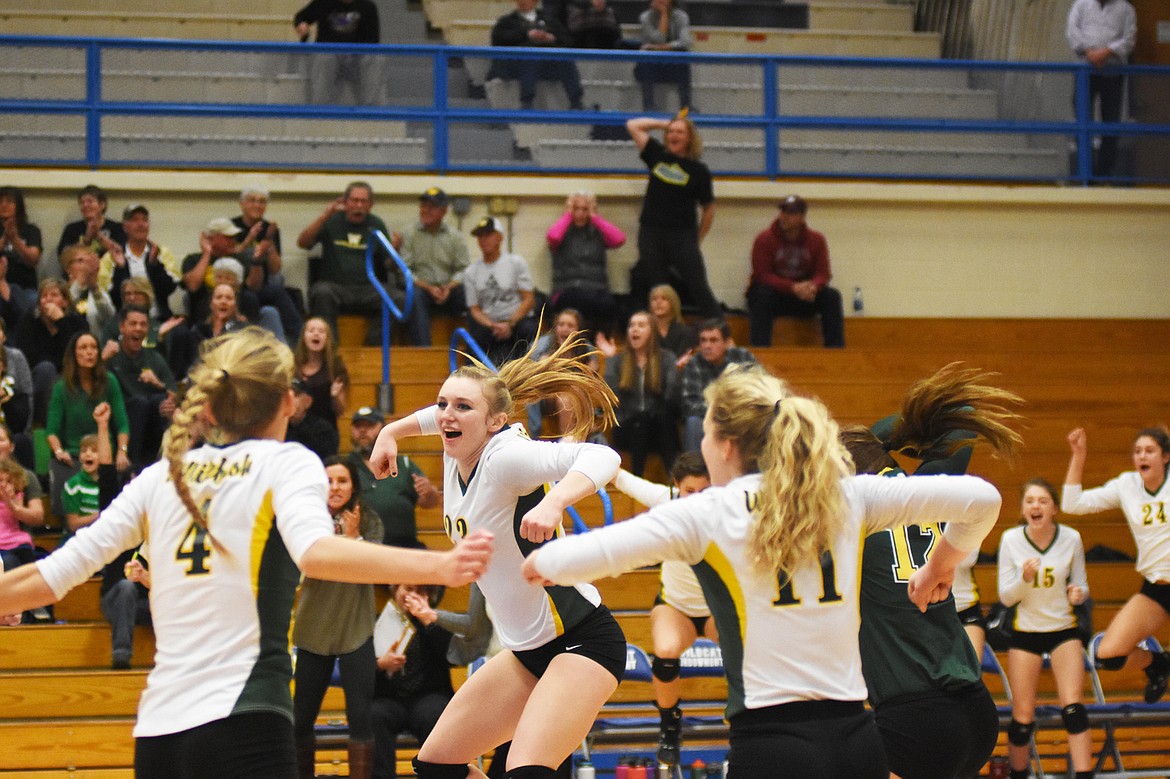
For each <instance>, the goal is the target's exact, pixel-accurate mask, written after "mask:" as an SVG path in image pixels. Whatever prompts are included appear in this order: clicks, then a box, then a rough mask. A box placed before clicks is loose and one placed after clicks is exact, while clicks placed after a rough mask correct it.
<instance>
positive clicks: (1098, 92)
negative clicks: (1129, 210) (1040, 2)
mask: <svg viewBox="0 0 1170 779" xmlns="http://www.w3.org/2000/svg"><path fill="white" fill-rule="evenodd" d="M1065 37H1066V38H1067V39H1068V45H1069V47H1070V48H1072V50H1073V53H1074V54H1076V55H1077V57H1078V58H1079V59H1080V60H1081V61H1082V62H1087V63H1088V64H1090V65H1092V66H1093V72H1092V73H1090V74H1089V113H1090V115H1091V114H1092V112H1093V100H1094V99H1096V100H1097V101H1098V102H1099V104H1100V110H1101V121H1102V122H1120V121H1121V106H1122V102H1123V100H1124V96H1125V76H1124V75H1123V74H1121V73H1118V72H1116V71H1115V70H1114V68H1115V67H1116V66H1118V65H1125V64H1126V63H1128V62H1129V55H1130V54H1132V53H1133V48H1134V45H1135V44H1136V42H1137V12H1136V11H1134V8H1133V6H1132V5H1130V4H1129V2H1128V0H1076V2H1074V3H1073V4H1072V8H1070V9H1069V12H1068V24H1067V26H1066V27H1065ZM1074 99H1075V96H1074ZM1116 163H1117V136H1116V135H1102V136H1101V148H1100V150H1098V152H1097V156H1096V159H1095V160H1094V161H1093V175H1094V176H1112V175H1113V173H1114V170H1113V168H1114V166H1115V165H1116Z"/></svg>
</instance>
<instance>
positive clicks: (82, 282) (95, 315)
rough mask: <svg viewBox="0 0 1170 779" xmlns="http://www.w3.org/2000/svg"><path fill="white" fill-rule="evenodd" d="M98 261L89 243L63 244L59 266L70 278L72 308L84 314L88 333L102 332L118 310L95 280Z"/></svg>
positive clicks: (99, 262) (67, 277)
mask: <svg viewBox="0 0 1170 779" xmlns="http://www.w3.org/2000/svg"><path fill="white" fill-rule="evenodd" d="M100 266H101V261H100V260H99V259H98V255H97V252H95V251H93V250H92V249H90V248H89V247H88V246H76V245H74V246H66V247H65V251H63V252H61V269H62V270H64V271H65V278H66V279H68V281H69V298H70V300H72V301H73V310H74V311H76V312H77V313H79V314H82V315H83V316H84V317H85V321H86V324H87V326H88V328H89V331H90V332H91V333H101V331H102V330H103V329H105V326H106V324H108V323H109V322H111V321H112V320H113V319H114V318H115V316H116V315H117V313H118V309H116V308H114V301H113V300H111V299H110V293H109V292H107V291H106V290H105V289H104V288H103V287H101V286H100V285H99V284H98V270H99V268H100Z"/></svg>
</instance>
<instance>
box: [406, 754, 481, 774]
mask: <svg viewBox="0 0 1170 779" xmlns="http://www.w3.org/2000/svg"><path fill="white" fill-rule="evenodd" d="M411 764H412V765H413V766H414V773H415V776H417V777H418V779H467V775H468V774H470V773H471V769H469V768H468V767H467V763H428V762H427V761H426V760H419V759H418V758H417V757H416V758H415V759H414V760H412V761H411Z"/></svg>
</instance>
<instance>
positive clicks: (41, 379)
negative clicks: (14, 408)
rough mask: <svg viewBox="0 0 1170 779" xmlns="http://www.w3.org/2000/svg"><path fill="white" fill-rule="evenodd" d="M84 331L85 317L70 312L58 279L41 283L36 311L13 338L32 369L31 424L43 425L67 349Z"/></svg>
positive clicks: (63, 285)
mask: <svg viewBox="0 0 1170 779" xmlns="http://www.w3.org/2000/svg"><path fill="white" fill-rule="evenodd" d="M86 327H87V325H86V321H85V317H83V316H82V315H81V314H78V313H77V312H75V311H74V310H73V301H71V300H70V299H69V286H68V285H67V284H66V283H65V282H64V281H62V280H61V279H42V280H41V283H40V285H39V287H38V297H37V307H36V308H34V309H33V310H32V311H30V312H28V313H27V314H25V316H24V318H23V319H22V320H21V321H20V324H19V325H17V328H16V332H15V333H13V336H12V340H13V343H14V344H15V345H16V347H17V348H18V349H20V350H21V351H22V352H24V356H25V357H27V358H28V364H29V366H31V368H32V380H33V423H34V424H42V425H43V424H44V422H45V412H46V410H47V409H48V407H49V393H50V392H52V389H53V383H54V382H55V381H57V377H58V376H59V375H60V374H61V368H62V366H63V365H64V360H65V349H66V346H67V345H68V344H69V342H70V340H71V339H72V338H73V336H74V335H75V334H76V333H78V332H83V331H86Z"/></svg>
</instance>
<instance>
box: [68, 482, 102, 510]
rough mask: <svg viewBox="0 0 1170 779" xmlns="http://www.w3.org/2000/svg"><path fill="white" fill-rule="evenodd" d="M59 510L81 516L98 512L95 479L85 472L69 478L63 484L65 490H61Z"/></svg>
mask: <svg viewBox="0 0 1170 779" xmlns="http://www.w3.org/2000/svg"><path fill="white" fill-rule="evenodd" d="M61 508H62V510H64V512H65V513H66V514H80V515H82V516H85V515H87V514H93V513H96V512H97V511H98V510H100V508H101V507H100V505H99V504H98V483H97V479H95V478H93V477H92V476H90V475H89V474H88V473H86V472H85V471H78V472H77V473H75V474H73V475H72V476H70V477H69V480H68V481H66V482H65V488H64V489H63V490H61Z"/></svg>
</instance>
